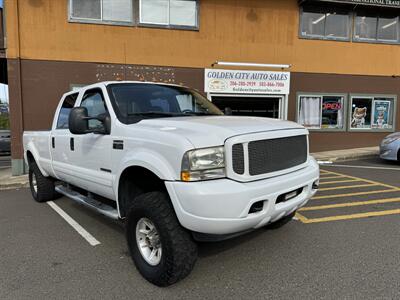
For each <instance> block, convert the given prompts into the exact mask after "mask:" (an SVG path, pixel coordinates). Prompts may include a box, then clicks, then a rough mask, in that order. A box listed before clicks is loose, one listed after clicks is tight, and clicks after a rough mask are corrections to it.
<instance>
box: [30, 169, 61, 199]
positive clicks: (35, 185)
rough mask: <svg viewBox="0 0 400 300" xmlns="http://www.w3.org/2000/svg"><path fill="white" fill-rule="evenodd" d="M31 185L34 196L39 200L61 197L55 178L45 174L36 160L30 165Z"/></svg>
mask: <svg viewBox="0 0 400 300" xmlns="http://www.w3.org/2000/svg"><path fill="white" fill-rule="evenodd" d="M29 186H30V188H31V193H32V197H33V198H34V199H35V200H36V201H37V202H46V201H50V200H55V199H57V198H58V197H59V194H58V193H57V192H56V190H55V185H54V180H53V179H52V178H49V177H45V176H43V174H42V172H40V169H39V167H38V166H37V164H36V162H32V163H31V164H30V165H29Z"/></svg>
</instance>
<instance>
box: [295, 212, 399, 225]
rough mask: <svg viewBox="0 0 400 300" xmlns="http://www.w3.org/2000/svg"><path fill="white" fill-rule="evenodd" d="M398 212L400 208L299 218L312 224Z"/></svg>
mask: <svg viewBox="0 0 400 300" xmlns="http://www.w3.org/2000/svg"><path fill="white" fill-rule="evenodd" d="M397 214H400V209H393V210H384V211H374V212H367V213H360V214H352V215H341V216H332V217H325V218H316V219H307V218H305V219H304V221H303V220H301V219H300V218H299V220H301V221H302V222H303V223H306V224H311V223H323V222H333V221H343V220H352V219H362V218H370V217H380V216H388V215H397Z"/></svg>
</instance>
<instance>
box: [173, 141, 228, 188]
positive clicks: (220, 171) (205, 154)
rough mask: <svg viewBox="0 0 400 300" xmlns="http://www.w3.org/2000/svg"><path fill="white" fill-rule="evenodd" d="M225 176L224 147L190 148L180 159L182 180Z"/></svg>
mask: <svg viewBox="0 0 400 300" xmlns="http://www.w3.org/2000/svg"><path fill="white" fill-rule="evenodd" d="M223 177H225V152H224V147H223V146H221V147H213V148H205V149H198V150H191V151H188V152H186V153H185V155H184V156H183V159H182V171H181V179H182V181H199V180H210V179H217V178H223Z"/></svg>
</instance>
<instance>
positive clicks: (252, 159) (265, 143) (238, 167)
mask: <svg viewBox="0 0 400 300" xmlns="http://www.w3.org/2000/svg"><path fill="white" fill-rule="evenodd" d="M307 150H308V149H307V136H306V135H299V136H292V137H284V138H277V139H269V140H259V141H253V142H249V143H248V152H249V153H248V154H249V161H248V168H249V174H250V175H251V176H255V175H261V174H266V173H272V172H276V171H280V170H285V169H289V168H292V167H295V166H298V165H301V164H303V163H305V162H306V161H307V155H308V154H307ZM232 165H233V171H234V172H235V173H236V174H239V175H243V174H244V169H245V168H244V166H245V158H244V151H243V144H235V145H233V147H232Z"/></svg>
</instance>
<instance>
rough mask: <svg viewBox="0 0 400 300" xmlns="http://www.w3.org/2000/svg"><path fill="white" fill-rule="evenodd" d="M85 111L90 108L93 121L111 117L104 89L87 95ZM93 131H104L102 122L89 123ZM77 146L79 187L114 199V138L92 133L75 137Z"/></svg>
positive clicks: (83, 99) (91, 90)
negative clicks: (103, 116)
mask: <svg viewBox="0 0 400 300" xmlns="http://www.w3.org/2000/svg"><path fill="white" fill-rule="evenodd" d="M80 106H81V107H86V108H87V110H88V116H89V117H97V116H98V115H101V114H104V113H107V112H108V111H109V110H108V108H107V104H106V102H105V99H104V94H103V91H102V90H101V89H100V88H95V89H90V90H87V91H85V92H84V94H83V97H82V101H81V104H80ZM88 127H89V130H94V129H101V128H102V127H103V124H102V123H101V122H100V121H98V120H89V123H88ZM72 138H73V139H74V140H73V142H72V143H73V146H74V150H73V151H75V152H76V157H77V159H78V161H77V163H76V169H77V171H78V172H79V174H80V175H79V177H80V181H81V182H80V183H79V186H80V187H81V188H83V189H86V190H88V191H91V192H93V193H96V194H100V195H101V196H104V197H107V198H111V199H114V198H115V196H114V193H113V190H112V178H113V175H112V173H113V171H114V170H112V165H111V149H112V143H113V141H112V138H111V136H110V135H109V134H99V133H88V134H83V135H73V136H72Z"/></svg>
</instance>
